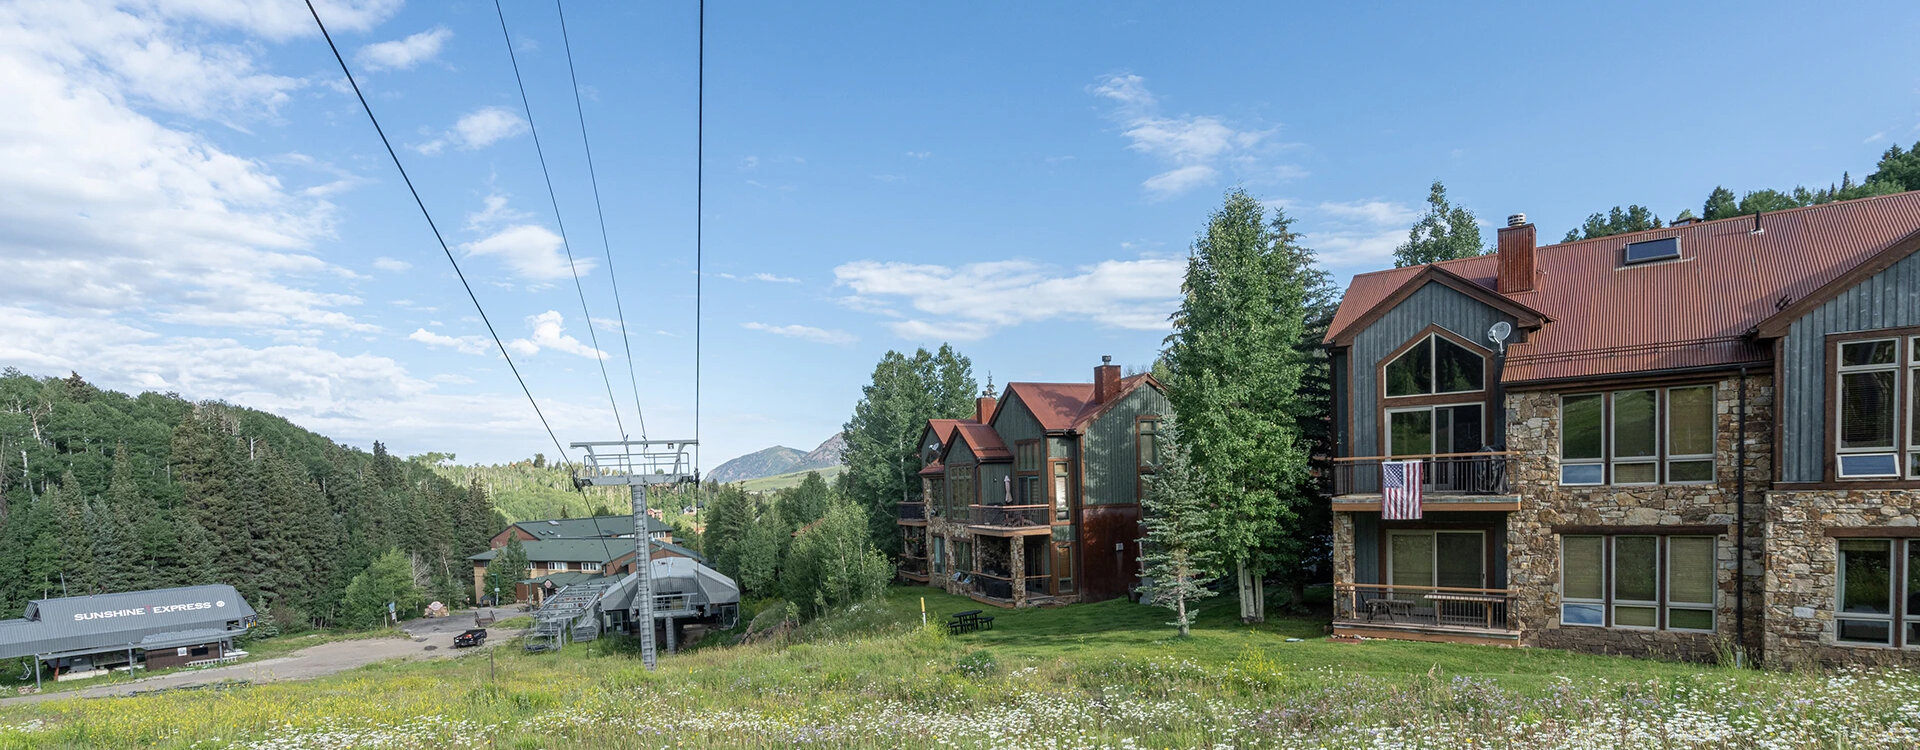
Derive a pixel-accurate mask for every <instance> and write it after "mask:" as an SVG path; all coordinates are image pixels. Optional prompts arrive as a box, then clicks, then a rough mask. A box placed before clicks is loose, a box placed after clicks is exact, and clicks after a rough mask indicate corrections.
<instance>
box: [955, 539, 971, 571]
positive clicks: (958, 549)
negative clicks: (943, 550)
mask: <svg viewBox="0 0 1920 750" xmlns="http://www.w3.org/2000/svg"><path fill="white" fill-rule="evenodd" d="M953 569H954V570H966V571H971V570H974V567H973V542H969V541H966V540H962V539H955V540H953Z"/></svg>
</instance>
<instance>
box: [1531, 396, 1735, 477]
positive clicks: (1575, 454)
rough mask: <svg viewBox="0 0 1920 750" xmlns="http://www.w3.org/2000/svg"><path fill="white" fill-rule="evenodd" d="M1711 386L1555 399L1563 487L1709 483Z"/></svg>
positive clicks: (1711, 437)
mask: <svg viewBox="0 0 1920 750" xmlns="http://www.w3.org/2000/svg"><path fill="white" fill-rule="evenodd" d="M1715 424H1716V422H1715V416H1714V387H1713V386H1711V385H1693V386H1682V387H1677V388H1665V389H1658V388H1637V389H1631V390H1622V391H1614V392H1611V393H1581V394H1572V395H1566V396H1561V397H1560V483H1561V484H1567V485H1583V484H1584V485H1601V484H1609V483H1611V484H1616V485H1636V484H1660V483H1663V482H1664V483H1667V484H1687V483H1694V482H1711V481H1713V469H1714V458H1713V455H1714V454H1713V449H1714V429H1715Z"/></svg>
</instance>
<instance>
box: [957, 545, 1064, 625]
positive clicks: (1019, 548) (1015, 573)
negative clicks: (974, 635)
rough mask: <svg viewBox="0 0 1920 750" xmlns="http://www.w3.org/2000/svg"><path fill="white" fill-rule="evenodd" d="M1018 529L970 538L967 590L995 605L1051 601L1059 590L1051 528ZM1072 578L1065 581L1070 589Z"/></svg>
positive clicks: (974, 596)
mask: <svg viewBox="0 0 1920 750" xmlns="http://www.w3.org/2000/svg"><path fill="white" fill-rule="evenodd" d="M1019 531H1020V533H1002V534H990V533H988V534H982V533H976V534H975V535H974V538H973V543H974V545H975V550H974V552H973V562H974V569H973V570H972V571H969V573H968V577H969V581H968V589H967V594H968V595H969V596H971V597H973V599H974V600H975V601H978V602H981V603H983V604H991V605H994V606H996V607H1024V606H1034V605H1041V604H1052V603H1055V602H1056V601H1058V599H1057V597H1058V595H1060V594H1061V593H1063V592H1062V590H1061V586H1062V581H1060V580H1058V579H1057V577H1056V575H1055V572H1056V566H1055V564H1054V559H1053V558H1054V556H1055V555H1054V552H1053V547H1054V545H1053V544H1052V542H1051V539H1052V534H1051V529H1050V528H1049V527H1046V526H1040V527H1026V528H1023V529H1021V530H1019ZM1072 585H1073V584H1072V580H1071V579H1070V578H1069V579H1067V581H1065V586H1066V587H1067V591H1068V592H1070V591H1071V587H1072Z"/></svg>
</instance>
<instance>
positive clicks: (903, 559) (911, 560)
mask: <svg viewBox="0 0 1920 750" xmlns="http://www.w3.org/2000/svg"><path fill="white" fill-rule="evenodd" d="M900 572H902V573H906V574H908V575H916V576H920V577H921V578H925V577H927V558H925V557H916V556H914V555H901V556H900Z"/></svg>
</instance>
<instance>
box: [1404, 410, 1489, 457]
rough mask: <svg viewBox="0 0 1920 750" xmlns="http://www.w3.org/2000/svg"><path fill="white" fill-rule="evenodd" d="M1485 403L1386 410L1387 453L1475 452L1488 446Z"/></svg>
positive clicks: (1416, 454)
mask: <svg viewBox="0 0 1920 750" xmlns="http://www.w3.org/2000/svg"><path fill="white" fill-rule="evenodd" d="M1484 409H1485V405H1484V404H1478V403H1474V404H1448V405H1445V406H1416V407H1409V408H1396V409H1388V410H1387V455H1389V456H1431V455H1434V454H1439V453H1474V452H1477V451H1479V450H1480V449H1481V448H1483V447H1485V446H1486V433H1485V426H1484V420H1483V419H1482V417H1481V414H1482V413H1483V411H1484Z"/></svg>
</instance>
